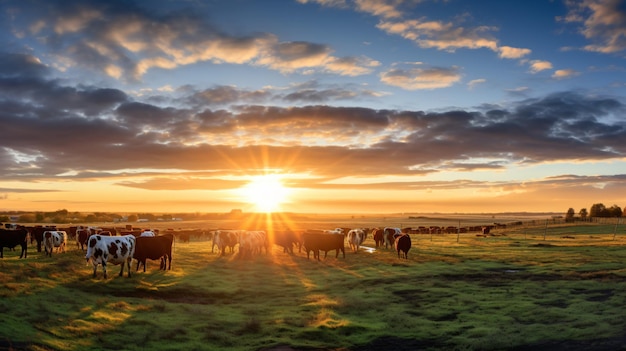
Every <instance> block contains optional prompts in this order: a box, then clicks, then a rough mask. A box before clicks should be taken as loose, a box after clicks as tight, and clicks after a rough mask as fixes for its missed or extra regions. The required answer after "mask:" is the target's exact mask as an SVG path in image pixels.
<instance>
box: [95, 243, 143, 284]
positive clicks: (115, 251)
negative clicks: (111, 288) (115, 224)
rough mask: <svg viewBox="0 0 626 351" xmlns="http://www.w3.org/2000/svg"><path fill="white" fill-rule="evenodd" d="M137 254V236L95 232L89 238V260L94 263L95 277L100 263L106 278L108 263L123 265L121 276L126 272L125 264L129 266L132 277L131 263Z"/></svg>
mask: <svg viewBox="0 0 626 351" xmlns="http://www.w3.org/2000/svg"><path fill="white" fill-rule="evenodd" d="M134 254H135V236H134V235H123V236H104V235H99V234H94V235H92V236H90V237H89V239H88V240H87V255H85V258H86V259H87V262H89V260H91V263H92V264H93V277H94V278H95V277H96V270H97V268H98V265H99V264H100V265H102V271H103V273H104V278H105V279H106V277H107V264H108V263H111V264H119V265H121V266H122V267H121V269H120V274H119V276H120V277H121V276H122V275H123V274H124V264H126V266H127V267H128V277H130V264H131V261H132V260H133V255H134Z"/></svg>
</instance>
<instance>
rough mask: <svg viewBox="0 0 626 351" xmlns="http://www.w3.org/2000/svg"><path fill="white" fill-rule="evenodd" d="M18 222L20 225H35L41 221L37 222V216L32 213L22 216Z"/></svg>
mask: <svg viewBox="0 0 626 351" xmlns="http://www.w3.org/2000/svg"><path fill="white" fill-rule="evenodd" d="M18 222H20V223H33V222H41V221H39V220H36V216H35V215H33V214H32V213H26V214H23V215H21V216H20V218H19V219H18Z"/></svg>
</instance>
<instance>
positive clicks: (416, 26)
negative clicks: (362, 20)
mask: <svg viewBox="0 0 626 351" xmlns="http://www.w3.org/2000/svg"><path fill="white" fill-rule="evenodd" d="M377 27H378V28H379V29H381V30H383V31H385V32H387V33H389V34H395V35H400V36H402V37H403V38H405V39H409V40H411V41H414V42H415V43H417V45H419V46H420V47H422V48H435V49H438V50H447V51H455V50H456V49H461V48H464V49H480V48H487V49H490V50H493V51H497V50H498V42H497V40H495V39H493V38H491V37H490V36H487V35H484V34H483V33H485V32H489V31H493V30H494V29H493V28H490V27H485V26H480V27H474V28H464V27H460V26H456V25H454V24H453V23H451V22H447V23H446V22H441V21H423V20H404V21H397V22H391V21H381V22H380V23H379V24H378V25H377Z"/></svg>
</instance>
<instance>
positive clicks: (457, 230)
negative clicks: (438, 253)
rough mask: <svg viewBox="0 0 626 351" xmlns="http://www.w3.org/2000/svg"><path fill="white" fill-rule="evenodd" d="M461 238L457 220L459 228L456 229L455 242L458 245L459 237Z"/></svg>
mask: <svg viewBox="0 0 626 351" xmlns="http://www.w3.org/2000/svg"><path fill="white" fill-rule="evenodd" d="M460 236H461V220H459V226H458V227H456V242H457V244H458V242H459V237H460Z"/></svg>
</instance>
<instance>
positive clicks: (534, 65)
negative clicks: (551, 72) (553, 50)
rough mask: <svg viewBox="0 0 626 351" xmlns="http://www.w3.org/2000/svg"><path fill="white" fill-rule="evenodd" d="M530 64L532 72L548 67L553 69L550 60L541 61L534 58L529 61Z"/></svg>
mask: <svg viewBox="0 0 626 351" xmlns="http://www.w3.org/2000/svg"><path fill="white" fill-rule="evenodd" d="M529 64H530V69H529V70H530V72H531V73H533V74H534V73H539V72H541V71H545V70H547V69H552V63H551V62H549V61H541V60H532V61H529Z"/></svg>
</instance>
